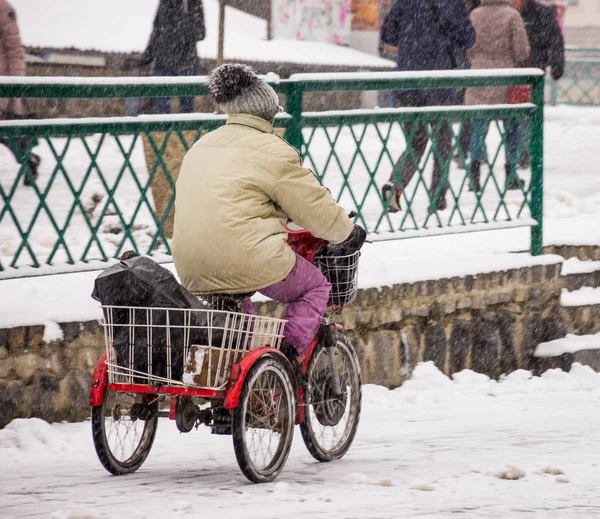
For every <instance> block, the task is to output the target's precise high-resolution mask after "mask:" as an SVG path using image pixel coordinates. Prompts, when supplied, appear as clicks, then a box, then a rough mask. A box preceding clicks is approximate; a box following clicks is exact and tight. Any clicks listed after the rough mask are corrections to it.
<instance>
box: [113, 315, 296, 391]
mask: <svg viewBox="0 0 600 519" xmlns="http://www.w3.org/2000/svg"><path fill="white" fill-rule="evenodd" d="M102 310H103V312H104V337H105V342H106V350H107V367H108V375H109V382H110V383H116V384H144V385H170V386H193V387H202V388H207V389H223V388H224V387H225V386H226V384H227V381H228V380H229V375H230V372H231V366H232V365H233V364H235V363H237V362H239V361H240V360H241V358H242V357H243V356H244V355H245V354H247V353H248V351H250V350H252V349H255V348H258V347H260V346H270V347H272V348H277V349H279V348H280V347H281V342H282V339H283V331H284V327H285V323H286V321H285V320H283V319H274V318H271V317H262V316H257V315H248V314H243V313H239V312H230V311H222V310H213V309H200V310H197V309H180V308H149V307H130V306H102Z"/></svg>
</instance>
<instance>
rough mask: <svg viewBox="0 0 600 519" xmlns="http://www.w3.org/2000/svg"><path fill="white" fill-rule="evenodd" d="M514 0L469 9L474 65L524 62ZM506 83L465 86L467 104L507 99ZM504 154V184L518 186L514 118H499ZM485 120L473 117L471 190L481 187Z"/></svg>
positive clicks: (484, 1) (485, 1)
mask: <svg viewBox="0 0 600 519" xmlns="http://www.w3.org/2000/svg"><path fill="white" fill-rule="evenodd" d="M513 1H514V0H481V6H480V7H478V8H477V9H475V10H474V11H473V12H471V22H472V23H473V26H474V27H475V31H476V33H477V41H476V43H475V45H474V46H473V48H471V50H470V51H469V57H470V58H471V63H472V67H473V68H474V69H497V68H517V67H520V66H522V65H523V64H525V63H526V62H527V58H528V57H529V43H528V41H527V33H526V32H525V24H524V23H523V20H522V19H521V16H520V15H519V12H518V11H517V10H516V9H515V8H514V7H513ZM508 91H509V87H486V88H468V89H467V97H466V101H467V104H468V105H491V104H506V103H508ZM503 125H504V133H505V144H504V148H505V155H506V164H505V170H506V188H507V189H522V188H523V181H522V180H520V179H519V178H518V177H517V176H516V162H517V149H518V122H517V119H516V118H508V119H504V120H503ZM488 130H489V121H487V120H483V119H476V120H475V122H474V125H473V135H472V137H471V171H470V173H471V185H470V187H471V190H473V191H481V184H480V174H481V163H482V161H483V160H484V158H485V156H486V152H485V138H486V135H487V133H488Z"/></svg>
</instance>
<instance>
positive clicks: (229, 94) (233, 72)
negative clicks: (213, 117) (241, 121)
mask: <svg viewBox="0 0 600 519" xmlns="http://www.w3.org/2000/svg"><path fill="white" fill-rule="evenodd" d="M208 89H209V90H210V93H211V95H212V96H213V98H214V100H215V101H216V102H217V103H219V105H220V106H221V108H222V109H223V111H224V112H225V113H227V114H250V115H256V116H258V117H262V118H263V119H266V120H267V121H270V120H272V119H273V118H274V117H275V114H277V113H278V112H279V111H280V107H279V98H278V97H277V94H276V93H275V90H273V88H271V86H270V85H268V84H267V83H265V82H264V81H263V80H262V79H260V78H259V77H258V76H257V75H256V74H255V73H254V71H253V70H252V69H251V68H250V67H249V66H247V65H240V64H237V63H227V64H225V65H221V66H220V67H218V68H216V69H215V70H213V71H212V72H211V74H210V76H209V78H208Z"/></svg>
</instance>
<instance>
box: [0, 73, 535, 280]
mask: <svg viewBox="0 0 600 519" xmlns="http://www.w3.org/2000/svg"><path fill="white" fill-rule="evenodd" d="M511 85H513V86H514V85H529V86H531V87H532V102H531V103H525V104H520V105H499V106H481V107H477V106H475V107H464V106H461V107H428V108H424V109H409V108H406V109H402V108H399V109H386V110H380V109H375V110H349V111H334V112H332V111H330V112H319V113H309V112H305V111H303V97H304V95H305V93H314V92H351V91H353V92H360V91H368V90H414V89H428V88H431V89H440V88H467V87H480V88H484V87H490V86H511ZM273 87H274V88H275V89H276V90H277V91H278V92H279V93H280V94H283V95H284V96H285V97H286V103H285V104H286V112H287V113H284V114H281V115H280V116H278V118H277V120H276V124H275V125H276V127H278V128H280V129H281V132H285V137H286V139H287V140H288V141H289V142H290V143H291V144H292V145H293V146H295V147H297V148H298V149H299V150H300V151H301V155H302V157H303V159H304V162H305V165H307V166H308V167H310V168H311V169H312V170H313V171H314V172H315V174H316V175H317V177H318V178H319V180H320V181H321V182H322V183H323V184H324V185H325V186H327V187H328V188H329V189H330V190H331V192H332V193H333V195H334V197H335V198H336V199H337V200H338V201H339V202H340V203H341V204H343V205H344V206H345V207H347V208H348V209H349V210H350V209H355V210H356V211H357V213H358V214H357V217H356V219H357V221H358V222H359V223H361V224H362V225H364V226H365V227H366V228H367V230H368V231H369V234H370V236H371V238H372V239H374V240H387V239H398V238H411V237H416V236H427V235H437V234H448V233H461V232H471V231H480V230H492V229H498V228H508V227H518V226H530V227H531V251H532V253H533V254H541V252H542V215H543V207H542V204H543V108H544V77H543V75H542V73H541V71H536V70H533V69H523V70H518V71H514V70H513V71H467V72H465V71H460V72H459V71H449V72H438V73H429V74H422V73H421V74H413V73H382V74H378V73H367V74H353V73H346V74H321V75H310V74H308V75H296V76H292V78H290V79H289V80H283V81H280V82H277V83H275V84H273ZM207 94H208V92H207V88H206V86H205V84H204V78H176V79H174V80H170V81H166V80H165V78H136V79H131V78H31V77H30V78H0V97H21V98H27V97H29V98H34V97H42V98H43V97H46V98H127V97H138V98H139V97H167V96H169V97H172V96H182V95H187V96H204V95H207ZM435 121H437V123H436V122H435ZM224 123H225V116H223V115H215V114H189V115H166V116H165V115H163V116H158V115H157V116H139V117H119V118H96V119H62V120H61V119H54V120H35V121H34V120H24V121H1V122H0V139H1V140H2V141H3V142H4V143H5V144H7V145H8V146H9V147H11V148H12V149H13V150H14V153H15V155H17V157H18V159H19V162H20V163H21V165H20V166H19V164H17V163H15V162H14V160H13V159H12V158H11V157H10V152H9V151H8V150H7V149H6V148H3V149H2V152H1V153H0V277H16V276H26V275H35V274H43V273H51V272H64V271H67V270H84V269H91V268H98V267H99V266H101V265H102V264H103V262H106V261H107V260H109V259H111V258H116V257H118V256H119V255H120V254H121V253H122V252H123V251H124V250H127V249H134V250H136V251H137V252H138V253H140V254H150V255H153V256H155V257H156V258H157V259H159V260H161V259H166V258H167V256H168V255H169V254H170V247H169V236H170V229H169V225H170V224H169V222H170V217H171V216H170V215H171V214H172V209H173V206H174V199H175V197H174V194H175V182H176V177H177V174H178V169H179V164H180V161H181V156H182V155H183V154H184V152H185V151H187V150H188V149H189V147H190V146H191V145H192V144H193V142H195V141H196V140H197V139H198V138H199V137H200V136H201V135H202V133H203V132H205V131H211V130H214V129H216V128H218V127H219V126H221V125H222V124H224ZM444 125H446V126H445V130H443V128H444ZM469 127H470V131H471V133H472V134H473V137H472V138H471V139H470V145H469V142H467V146H466V148H465V146H464V145H463V146H461V141H463V142H464V141H465V138H464V137H465V132H466V131H467V129H468V128H469ZM489 127H491V128H492V132H491V134H490V135H489V136H488V137H487V141H486V137H485V133H486V132H487V129H488V128H489ZM448 130H449V134H450V136H451V139H450V148H449V149H448V146H446V145H440V141H441V140H442V139H441V137H440V134H441V132H442V131H445V132H446V133H445V135H446V141H445V142H447V140H448V139H447V136H448ZM419 131H421V133H422V134H423V132H424V135H425V136H426V140H427V141H428V142H429V143H430V144H429V145H428V146H427V149H423V147H422V146H421V145H420V144H419V143H418V142H417V140H418V139H416V134H417V132H419ZM517 131H518V135H517V138H516V139H515V132H517ZM23 138H27V139H29V141H28V144H27V146H25V147H24V148H23V147H22V146H21V147H19V141H20V140H21V139H23ZM36 141H37V146H36V147H34V145H36ZM486 143H487V146H486ZM474 147H475V148H477V150H478V151H477V153H478V154H479V155H481V159H480V161H481V164H482V167H481V190H480V191H470V190H469V187H473V186H472V178H471V177H470V175H469V173H468V171H469V169H470V165H471V159H470V157H469V152H470V151H471V152H473V151H474V149H475V148H474ZM19 148H20V151H18V149H19ZM509 148H510V150H511V151H510V152H509V151H508V149H509ZM527 151H528V152H529V155H530V157H531V173H530V174H529V173H519V174H520V175H523V174H524V175H525V176H528V177H529V178H525V182H524V183H522V184H519V185H518V186H517V188H516V189H514V190H508V189H507V186H508V183H507V182H505V179H504V176H505V175H508V177H509V179H513V180H514V179H515V178H516V175H517V162H518V160H519V157H521V155H522V154H523V153H525V152H527ZM32 153H38V154H39V155H40V156H41V158H42V162H41V165H40V167H39V174H40V176H39V178H38V180H37V181H33V178H32V177H31V173H30V169H29V167H28V163H29V160H30V159H31V157H32ZM501 155H503V156H504V155H506V166H505V167H503V166H504V164H502V159H501V158H500V156H501ZM453 156H457V158H458V161H462V162H463V163H465V166H466V169H464V170H463V169H459V168H458V167H457V166H456V165H455V164H454V162H453V161H452V157H453ZM455 158H456V157H455ZM11 160H12V162H11ZM435 162H437V163H438V166H439V169H438V171H439V172H440V179H439V180H440V182H439V183H438V184H437V186H434V189H432V188H431V187H430V185H431V181H430V177H431V175H432V169H433V165H434V163H435ZM408 163H412V164H413V169H414V170H415V175H414V178H413V179H412V181H411V182H410V183H408V182H405V181H404V179H405V177H404V175H403V174H402V170H403V169H405V168H406V167H407V164H408ZM505 168H506V169H505ZM26 179H27V180H29V181H30V183H31V184H32V186H31V187H25V186H22V183H23V181H24V180H26ZM386 181H390V182H391V184H392V185H393V187H394V190H398V191H399V192H401V199H402V205H403V210H402V211H401V212H398V213H395V214H391V213H390V211H389V204H390V199H384V198H383V197H382V193H381V187H382V185H383V184H385V183H386ZM405 183H406V184H407V185H404V184H405ZM159 187H160V189H159ZM446 189H447V192H448V195H447V196H444V191H445V190H446ZM159 191H162V195H161V196H162V202H161V201H160V200H159V199H160V198H161V197H160V196H158V194H157V193H158V192H159ZM442 198H444V199H445V200H447V203H448V208H447V210H445V211H441V210H440V211H436V208H435V205H436V204H437V203H438V201H439V200H441V199H442ZM159 206H160V207H159Z"/></svg>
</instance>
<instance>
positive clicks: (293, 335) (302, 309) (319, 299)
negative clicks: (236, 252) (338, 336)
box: [260, 255, 331, 355]
mask: <svg viewBox="0 0 600 519" xmlns="http://www.w3.org/2000/svg"><path fill="white" fill-rule="evenodd" d="M330 291H331V284H330V283H329V281H327V279H326V278H325V276H323V274H321V272H320V271H319V269H317V267H315V266H314V265H313V264H312V263H310V262H308V261H307V260H305V259H304V258H302V257H301V256H298V255H296V265H295V266H294V268H293V269H292V271H291V272H290V273H289V275H288V276H287V277H286V278H285V279H284V280H283V281H280V282H279V283H275V284H274V285H271V286H270V287H266V288H263V289H262V290H260V293H261V294H263V295H265V296H267V297H269V298H271V299H274V300H275V301H279V302H280V303H287V308H286V309H285V314H284V316H283V318H284V319H287V321H288V322H287V324H286V325H285V331H284V339H285V341H286V342H287V343H288V344H289V345H290V346H293V347H294V348H296V351H297V352H298V355H304V354H306V353H307V351H308V348H309V347H310V344H311V342H312V340H313V339H314V337H315V335H316V333H317V330H318V328H319V324H320V323H321V318H322V317H323V314H324V313H325V309H326V308H327V301H328V300H329V292H330Z"/></svg>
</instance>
